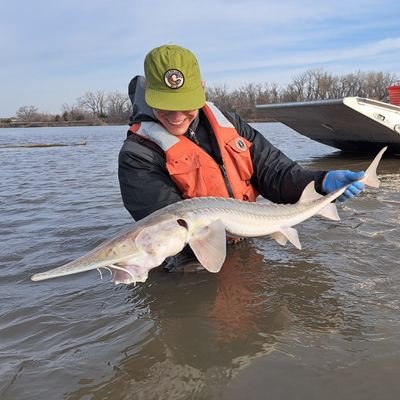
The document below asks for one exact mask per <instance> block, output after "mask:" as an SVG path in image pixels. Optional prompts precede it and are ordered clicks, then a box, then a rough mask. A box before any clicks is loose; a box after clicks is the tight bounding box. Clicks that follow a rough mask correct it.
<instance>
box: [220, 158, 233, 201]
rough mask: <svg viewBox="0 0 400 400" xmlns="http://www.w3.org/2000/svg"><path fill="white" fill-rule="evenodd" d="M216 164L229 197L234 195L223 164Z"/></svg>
mask: <svg viewBox="0 0 400 400" xmlns="http://www.w3.org/2000/svg"><path fill="white" fill-rule="evenodd" d="M218 166H219V169H220V170H221V172H222V177H223V178H224V182H225V186H226V188H227V190H228V194H229V197H233V198H234V197H235V196H234V194H233V190H232V186H231V184H230V182H229V179H228V174H227V173H226V169H225V165H224V164H218Z"/></svg>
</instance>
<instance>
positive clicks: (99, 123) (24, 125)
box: [0, 121, 128, 128]
mask: <svg viewBox="0 0 400 400" xmlns="http://www.w3.org/2000/svg"><path fill="white" fill-rule="evenodd" d="M108 125H128V122H110V123H106V122H104V121H46V122H42V121H35V122H34V121H32V122H22V121H12V122H0V128H47V127H68V126H108Z"/></svg>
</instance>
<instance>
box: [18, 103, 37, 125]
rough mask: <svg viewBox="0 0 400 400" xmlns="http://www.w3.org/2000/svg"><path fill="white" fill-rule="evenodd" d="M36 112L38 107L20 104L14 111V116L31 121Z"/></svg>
mask: <svg viewBox="0 0 400 400" xmlns="http://www.w3.org/2000/svg"><path fill="white" fill-rule="evenodd" d="M37 114H38V108H37V107H35V106H32V105H31V106H22V107H20V108H18V110H17V112H16V114H15V115H16V117H17V118H18V119H19V120H21V121H25V122H31V121H33V120H34V119H35V117H36V116H37Z"/></svg>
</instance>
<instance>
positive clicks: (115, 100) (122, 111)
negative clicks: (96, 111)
mask: <svg viewBox="0 0 400 400" xmlns="http://www.w3.org/2000/svg"><path fill="white" fill-rule="evenodd" d="M131 113H132V106H131V103H130V101H129V98H128V96H127V95H125V94H122V93H120V92H113V93H109V94H108V95H107V116H108V118H109V119H110V120H112V121H127V120H128V119H129V115H130V114H131Z"/></svg>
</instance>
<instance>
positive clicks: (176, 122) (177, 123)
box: [168, 120, 185, 126]
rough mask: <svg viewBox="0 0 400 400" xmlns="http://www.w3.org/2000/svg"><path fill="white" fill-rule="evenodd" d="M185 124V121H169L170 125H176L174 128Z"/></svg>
mask: <svg viewBox="0 0 400 400" xmlns="http://www.w3.org/2000/svg"><path fill="white" fill-rule="evenodd" d="M184 122H185V120H182V121H169V120H168V123H169V124H170V125H174V126H180V125H182V124H183V123H184Z"/></svg>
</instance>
